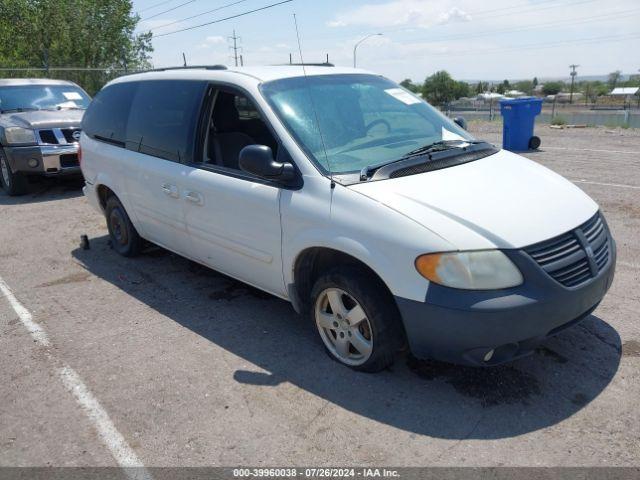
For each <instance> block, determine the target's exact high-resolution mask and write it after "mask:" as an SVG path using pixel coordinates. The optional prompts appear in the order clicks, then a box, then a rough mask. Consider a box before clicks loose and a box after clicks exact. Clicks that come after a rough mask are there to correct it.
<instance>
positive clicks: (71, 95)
mask: <svg viewBox="0 0 640 480" xmlns="http://www.w3.org/2000/svg"><path fill="white" fill-rule="evenodd" d="M62 95H64V98H66V99H67V100H82V95H80V94H79V93H78V92H62Z"/></svg>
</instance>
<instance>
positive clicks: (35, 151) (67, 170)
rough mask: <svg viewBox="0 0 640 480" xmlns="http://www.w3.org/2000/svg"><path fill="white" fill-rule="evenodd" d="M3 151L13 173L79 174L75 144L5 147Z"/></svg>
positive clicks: (76, 146)
mask: <svg viewBox="0 0 640 480" xmlns="http://www.w3.org/2000/svg"><path fill="white" fill-rule="evenodd" d="M4 151H5V153H6V155H7V161H8V163H9V167H10V168H11V170H12V172H13V173H24V174H26V175H45V176H57V175H77V174H80V173H81V172H80V164H79V162H78V145H77V144H69V145H40V146H32V147H5V149H4Z"/></svg>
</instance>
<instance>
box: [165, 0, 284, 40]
mask: <svg viewBox="0 0 640 480" xmlns="http://www.w3.org/2000/svg"><path fill="white" fill-rule="evenodd" d="M291 2H293V0H283V1H281V2H278V3H272V4H270V5H266V6H264V7H260V8H256V9H253V10H249V11H247V12H242V13H238V14H237V15H232V16H230V17H226V18H220V19H218V20H213V21H212V22H207V23H201V24H200V25H193V26H191V27H187V28H182V29H180V30H176V31H175V32H168V33H162V34H160V35H156V36H155V38H159V37H166V36H167V35H174V34H176V33H180V32H186V31H187V30H194V29H196V28H200V27H206V26H207V25H213V24H214V23H220V22H224V21H227V20H232V19H234V18H238V17H243V16H245V15H249V14H251V13H255V12H260V11H262V10H267V9H269V8H273V7H277V6H278V5H283V4H285V3H291Z"/></svg>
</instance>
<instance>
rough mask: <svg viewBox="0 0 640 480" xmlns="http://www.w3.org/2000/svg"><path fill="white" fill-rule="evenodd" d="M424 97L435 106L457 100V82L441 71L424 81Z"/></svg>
mask: <svg viewBox="0 0 640 480" xmlns="http://www.w3.org/2000/svg"><path fill="white" fill-rule="evenodd" d="M422 95H423V96H424V98H426V99H427V100H428V101H429V102H430V103H432V104H433V105H444V104H445V103H448V102H450V101H451V100H453V99H455V98H456V81H455V80H454V79H453V78H451V75H449V72H447V71H445V70H441V71H439V72H436V73H434V74H433V75H431V76H430V77H427V79H426V80H425V81H424V85H423V86H422Z"/></svg>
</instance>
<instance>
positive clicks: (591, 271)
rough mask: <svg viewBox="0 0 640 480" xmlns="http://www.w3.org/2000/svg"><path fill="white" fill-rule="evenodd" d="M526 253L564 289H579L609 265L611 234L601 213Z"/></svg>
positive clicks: (534, 246)
mask: <svg viewBox="0 0 640 480" xmlns="http://www.w3.org/2000/svg"><path fill="white" fill-rule="evenodd" d="M525 251H526V252H527V253H528V254H529V255H530V256H531V258H533V259H534V260H535V261H536V262H537V263H538V265H540V267H542V269H543V270H544V271H545V272H547V273H548V274H549V275H550V276H551V277H552V278H553V279H555V280H556V281H558V282H559V283H561V284H562V285H564V286H565V287H577V286H579V285H582V284H583V283H585V282H587V281H589V280H590V279H591V278H594V277H595V276H597V275H598V273H599V272H600V271H602V269H603V268H604V267H605V266H606V265H607V263H608V262H609V257H610V251H611V248H610V240H609V231H608V230H607V227H606V225H605V223H604V220H603V218H602V215H600V213H599V212H598V213H597V214H596V215H594V216H593V217H592V218H591V219H589V220H588V221H587V222H585V223H584V224H582V225H580V226H579V227H578V228H576V229H574V230H572V231H570V232H567V233H565V234H563V235H560V236H558V237H556V238H552V239H551V240H547V241H544V242H541V243H537V244H535V245H532V246H530V247H527V248H525Z"/></svg>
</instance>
